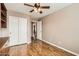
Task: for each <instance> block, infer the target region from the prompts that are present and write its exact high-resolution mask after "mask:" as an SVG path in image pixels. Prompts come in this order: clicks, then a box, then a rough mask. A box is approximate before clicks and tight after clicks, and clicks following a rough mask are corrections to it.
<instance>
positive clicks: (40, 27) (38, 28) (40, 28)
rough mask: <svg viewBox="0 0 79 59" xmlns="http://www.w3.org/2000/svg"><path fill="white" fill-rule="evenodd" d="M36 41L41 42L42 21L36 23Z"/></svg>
mask: <svg viewBox="0 0 79 59" xmlns="http://www.w3.org/2000/svg"><path fill="white" fill-rule="evenodd" d="M37 39H40V40H42V21H38V22H37Z"/></svg>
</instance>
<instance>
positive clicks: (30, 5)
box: [24, 3, 34, 7]
mask: <svg viewBox="0 0 79 59" xmlns="http://www.w3.org/2000/svg"><path fill="white" fill-rule="evenodd" d="M24 5H26V6H30V7H34V6H33V5H29V4H26V3H24Z"/></svg>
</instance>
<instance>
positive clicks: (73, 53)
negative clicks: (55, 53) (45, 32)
mask: <svg viewBox="0 0 79 59" xmlns="http://www.w3.org/2000/svg"><path fill="white" fill-rule="evenodd" d="M42 41H44V42H46V43H48V44H50V45H53V46H56V47H58V48H60V49H62V50H64V51H67V52H69V53H71V54H74V55H76V56H79V54H77V53H75V52H72V51H70V50H68V49H65V48H63V47H60V46H58V45H55V44H53V43H50V42H48V41H46V40H42Z"/></svg>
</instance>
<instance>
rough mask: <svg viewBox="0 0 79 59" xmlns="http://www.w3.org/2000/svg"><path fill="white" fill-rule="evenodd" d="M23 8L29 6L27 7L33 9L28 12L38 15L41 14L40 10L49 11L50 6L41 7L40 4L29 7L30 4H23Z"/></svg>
mask: <svg viewBox="0 0 79 59" xmlns="http://www.w3.org/2000/svg"><path fill="white" fill-rule="evenodd" d="M24 5H25V6H29V7H33V9H32V10H30V12H33V11H35V12H39V13H40V14H42V13H43V11H42V9H49V8H50V6H41V5H40V3H35V4H34V5H30V4H26V3H24Z"/></svg>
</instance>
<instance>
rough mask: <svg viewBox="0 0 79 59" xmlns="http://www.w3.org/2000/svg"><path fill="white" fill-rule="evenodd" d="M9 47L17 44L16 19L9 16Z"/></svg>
mask: <svg viewBox="0 0 79 59" xmlns="http://www.w3.org/2000/svg"><path fill="white" fill-rule="evenodd" d="M9 36H10V46H13V45H17V44H18V17H13V16H9Z"/></svg>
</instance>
